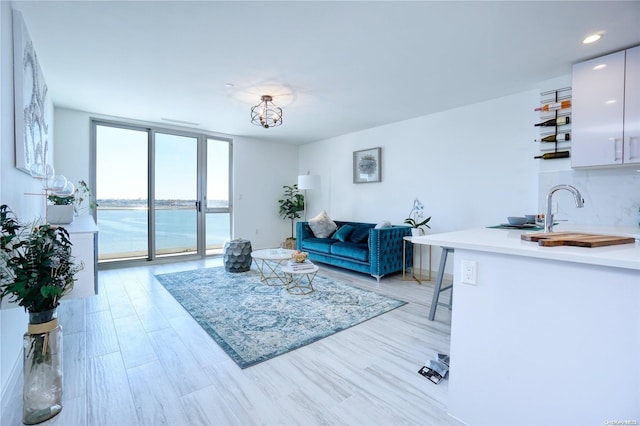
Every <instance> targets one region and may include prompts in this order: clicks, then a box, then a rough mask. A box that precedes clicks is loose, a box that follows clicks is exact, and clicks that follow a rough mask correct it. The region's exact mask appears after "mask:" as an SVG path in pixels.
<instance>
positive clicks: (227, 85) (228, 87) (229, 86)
mask: <svg viewBox="0 0 640 426" xmlns="http://www.w3.org/2000/svg"><path fill="white" fill-rule="evenodd" d="M224 87H226V88H227V89H231V88H232V87H233V83H226V84H225V85H224Z"/></svg>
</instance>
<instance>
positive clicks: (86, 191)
mask: <svg viewBox="0 0 640 426" xmlns="http://www.w3.org/2000/svg"><path fill="white" fill-rule="evenodd" d="M74 196H75V200H74V203H73V204H74V206H75V211H76V213H78V214H79V213H81V212H82V211H83V210H85V209H87V208H88V209H95V208H96V207H98V203H96V202H95V199H92V198H93V194H91V189H90V188H89V186H88V185H87V182H85V181H84V180H79V181H78V186H76V190H75V192H74ZM85 201H88V202H89V205H88V206H87V207H85V206H83V204H84V202H85Z"/></svg>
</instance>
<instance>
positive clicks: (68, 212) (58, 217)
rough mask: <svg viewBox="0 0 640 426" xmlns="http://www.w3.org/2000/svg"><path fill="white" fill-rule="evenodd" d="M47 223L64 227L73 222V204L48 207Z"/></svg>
mask: <svg viewBox="0 0 640 426" xmlns="http://www.w3.org/2000/svg"><path fill="white" fill-rule="evenodd" d="M47 222H48V223H52V224H56V225H64V224H67V223H71V222H73V204H67V205H54V204H51V205H48V206H47Z"/></svg>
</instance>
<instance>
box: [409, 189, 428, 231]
mask: <svg viewBox="0 0 640 426" xmlns="http://www.w3.org/2000/svg"><path fill="white" fill-rule="evenodd" d="M422 218H424V204H422V203H421V202H420V200H419V199H417V198H416V199H415V200H413V207H412V208H411V211H410V212H409V217H408V218H406V219H405V220H404V223H406V224H407V225H411V227H412V228H413V229H411V235H412V236H414V237H418V236H420V235H424V229H423V228H422V227H423V226H426V227H427V228H429V229H431V227H430V226H429V225H428V223H429V221H430V220H431V216H429V217H428V218H426V219H424V220H421V219H422Z"/></svg>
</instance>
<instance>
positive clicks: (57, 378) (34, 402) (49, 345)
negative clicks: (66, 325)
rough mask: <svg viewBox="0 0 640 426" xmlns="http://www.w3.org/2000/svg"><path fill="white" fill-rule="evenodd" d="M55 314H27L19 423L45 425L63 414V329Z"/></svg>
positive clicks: (52, 311) (49, 312) (55, 312)
mask: <svg viewBox="0 0 640 426" xmlns="http://www.w3.org/2000/svg"><path fill="white" fill-rule="evenodd" d="M57 316H58V315H57V310H56V309H52V310H50V311H45V312H29V329H28V331H27V332H26V333H25V334H24V339H23V350H24V370H23V374H24V385H23V388H22V421H23V423H24V424H26V425H33V424H37V423H41V422H44V421H45V420H48V419H50V418H52V417H53V416H55V415H56V414H58V413H59V412H60V411H61V410H62V327H61V326H60V325H59V324H58V319H57Z"/></svg>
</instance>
